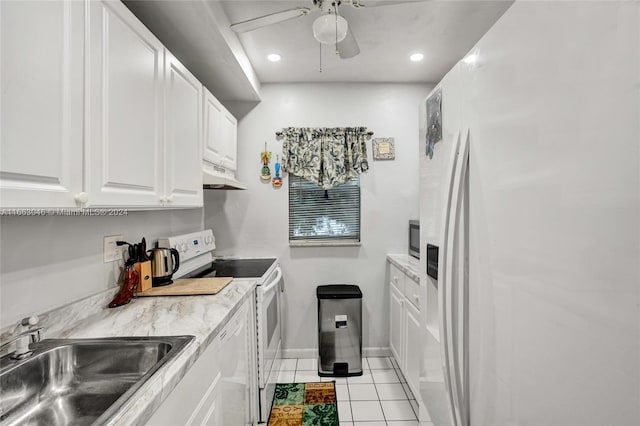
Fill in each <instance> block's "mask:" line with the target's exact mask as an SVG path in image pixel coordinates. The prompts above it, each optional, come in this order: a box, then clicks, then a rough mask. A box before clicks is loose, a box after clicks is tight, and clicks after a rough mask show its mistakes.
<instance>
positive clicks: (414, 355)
mask: <svg viewBox="0 0 640 426" xmlns="http://www.w3.org/2000/svg"><path fill="white" fill-rule="evenodd" d="M404 330H405V332H404V341H405V348H404V349H405V363H404V368H403V369H402V372H403V373H404V376H405V378H406V379H407V383H408V384H409V388H411V391H412V392H413V394H414V395H416V396H417V395H419V393H418V389H419V388H418V383H419V379H420V359H421V353H420V351H421V347H420V342H421V340H420V339H422V336H421V335H420V311H418V310H417V309H416V308H415V307H414V306H413V305H412V304H411V303H405V326H404Z"/></svg>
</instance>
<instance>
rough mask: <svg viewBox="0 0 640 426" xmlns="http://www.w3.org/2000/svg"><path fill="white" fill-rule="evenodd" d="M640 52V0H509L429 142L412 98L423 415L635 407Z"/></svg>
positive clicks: (469, 416) (611, 416)
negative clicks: (433, 262) (430, 270)
mask: <svg viewBox="0 0 640 426" xmlns="http://www.w3.org/2000/svg"><path fill="white" fill-rule="evenodd" d="M639 58H640V3H639V2H637V1H635V2H617V1H591V2H559V1H557V2H538V1H517V2H515V3H514V4H513V5H512V6H511V7H510V8H509V9H508V10H507V11H506V12H505V14H504V15H503V16H502V17H501V18H500V19H499V20H498V22H497V23H496V24H495V25H494V26H493V27H492V28H491V29H490V30H489V31H488V32H487V34H485V35H484V36H483V37H482V39H481V40H480V41H479V42H478V43H477V45H476V46H475V47H474V48H473V49H472V50H471V51H470V52H469V54H468V55H467V56H466V57H465V58H464V59H463V60H462V61H460V62H459V63H458V64H457V65H456V66H455V67H454V68H453V69H452V70H451V71H450V72H449V73H448V74H447V75H446V77H445V78H444V79H443V80H442V81H441V82H440V84H439V85H438V86H437V87H436V89H434V91H435V90H441V91H442V104H441V106H442V140H441V141H440V142H437V143H436V144H435V145H434V147H433V157H432V158H429V157H428V156H427V155H426V154H425V138H426V126H427V120H426V115H427V114H426V106H425V105H422V106H421V108H420V117H421V129H420V133H421V148H420V151H421V152H420V226H421V235H420V237H421V243H420V244H421V260H420V262H421V277H420V284H421V291H422V297H421V313H420V315H421V318H420V321H421V332H422V337H423V342H422V351H423V353H422V366H421V374H420V395H419V396H418V399H419V401H420V417H421V418H420V421H421V424H423V425H429V424H435V425H459V426H466V425H473V426H500V425H540V426H568V425H580V426H583V425H616V426H618V425H620V426H622V425H640V308H639V307H640V124H639V123H640V65H639V61H640V59H639ZM432 93H433V92H432ZM425 103H426V101H425ZM427 244H431V245H433V246H437V247H438V256H437V272H438V277H437V280H436V279H434V278H432V277H430V276H428V275H427V273H426V266H427V259H426V255H425V254H426V245H427Z"/></svg>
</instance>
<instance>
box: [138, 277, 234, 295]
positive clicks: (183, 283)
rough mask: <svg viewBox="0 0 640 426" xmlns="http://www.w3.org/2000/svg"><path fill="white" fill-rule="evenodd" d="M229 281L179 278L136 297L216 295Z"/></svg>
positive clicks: (228, 278) (227, 279)
mask: <svg viewBox="0 0 640 426" xmlns="http://www.w3.org/2000/svg"><path fill="white" fill-rule="evenodd" d="M231 281H233V278H232V277H216V278H181V279H178V280H173V284H169V285H165V286H162V287H152V288H150V289H149V290H145V291H143V292H140V293H138V296H191V295H197V294H218V293H219V292H220V291H221V290H222V289H223V288H225V287H226V286H227V285H228V284H229V283H230V282H231Z"/></svg>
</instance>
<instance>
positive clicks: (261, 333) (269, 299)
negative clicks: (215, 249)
mask: <svg viewBox="0 0 640 426" xmlns="http://www.w3.org/2000/svg"><path fill="white" fill-rule="evenodd" d="M270 278H271V279H270V280H269V281H267V282H266V283H265V284H264V285H261V286H258V287H256V293H257V294H256V296H257V297H256V300H257V317H258V318H257V319H258V384H259V386H260V388H261V389H264V388H265V387H266V385H267V382H268V378H269V375H270V373H271V370H272V368H273V366H274V364H277V356H278V352H279V349H280V340H281V335H280V333H281V330H280V326H281V314H280V302H281V300H280V288H281V286H280V281H281V280H282V270H281V269H280V267H277V268H276V270H275V271H274V272H273V274H272V277H270Z"/></svg>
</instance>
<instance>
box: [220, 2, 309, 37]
mask: <svg viewBox="0 0 640 426" xmlns="http://www.w3.org/2000/svg"><path fill="white" fill-rule="evenodd" d="M309 12H311V9H309V8H308V7H295V8H293V9H287V10H283V11H280V12H275V13H270V14H268V15H264V16H259V17H257V18H253V19H247V20H246V21H242V22H236V23H235V24H231V27H230V28H231V30H233V31H234V32H236V33H246V32H247V31H253V30H257V29H258V28H262V27H266V26H267V25H273V24H277V23H279V22H284V21H288V20H289V19H295V18H299V17H300V16H304V15H308V14H309Z"/></svg>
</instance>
